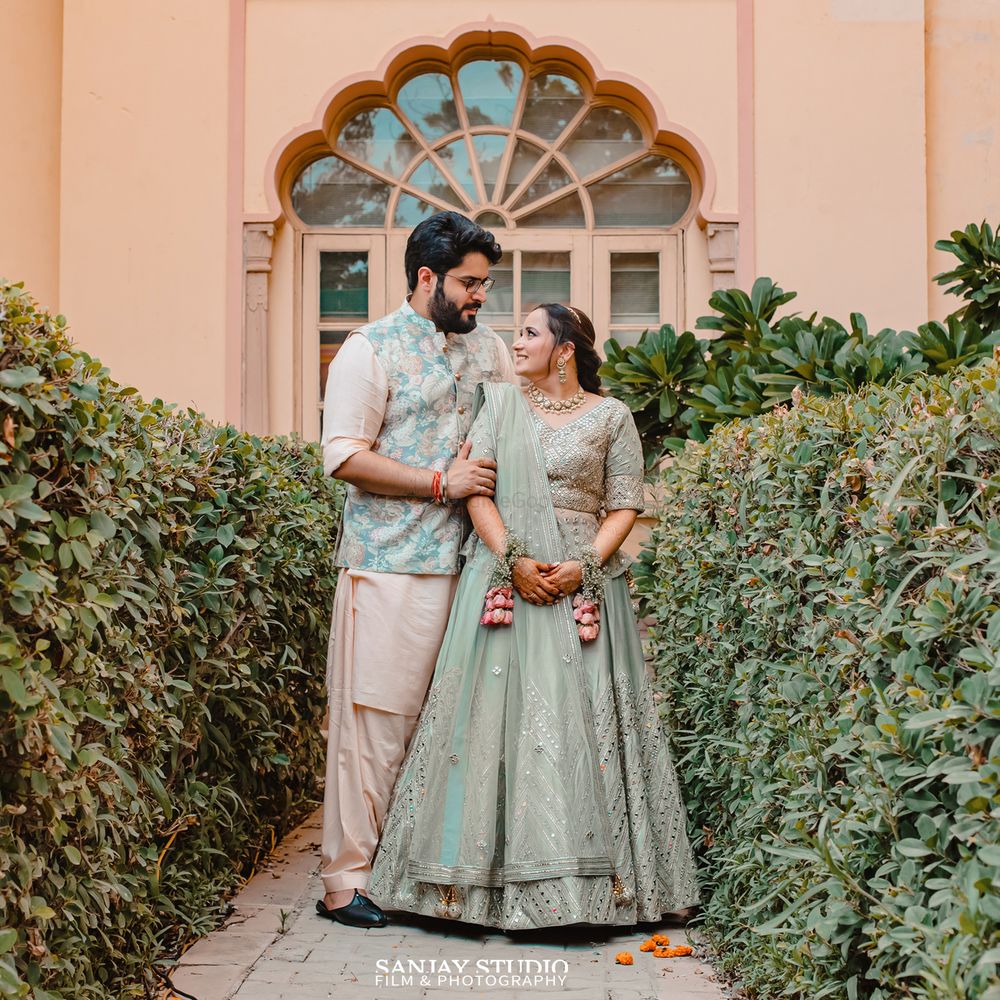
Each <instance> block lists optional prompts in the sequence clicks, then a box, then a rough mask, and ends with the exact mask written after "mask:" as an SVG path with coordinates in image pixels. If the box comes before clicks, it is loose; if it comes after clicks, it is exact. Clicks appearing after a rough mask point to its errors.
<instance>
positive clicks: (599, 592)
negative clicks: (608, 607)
mask: <svg viewBox="0 0 1000 1000" xmlns="http://www.w3.org/2000/svg"><path fill="white" fill-rule="evenodd" d="M573 558H574V559H576V561H577V562H579V564H580V568H581V570H582V572H583V580H582V581H581V584H580V590H579V592H578V593H577V594H576V596H575V597H574V598H573V619H574V620H575V621H576V628H577V632H579V634H580V641H581V642H593V640H594V639H596V638H597V636H598V635H599V634H600V631H601V606H600V602H601V598H602V597H603V596H604V583H605V581H606V580H607V578H608V574H607V572H606V570H605V569H604V562H603V560H602V559H601V556H600V554H599V553H598V551H597V549H595V548H594V547H593V546H592V545H585V546H584V547H583V548H582V549H581V550H580V551H579V552H578V553H576V554H575V555H574V556H573Z"/></svg>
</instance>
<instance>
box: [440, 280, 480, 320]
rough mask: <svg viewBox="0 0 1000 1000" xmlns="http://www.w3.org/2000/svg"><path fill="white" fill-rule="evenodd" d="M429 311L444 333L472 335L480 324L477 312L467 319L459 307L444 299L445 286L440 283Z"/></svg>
mask: <svg viewBox="0 0 1000 1000" xmlns="http://www.w3.org/2000/svg"><path fill="white" fill-rule="evenodd" d="M428 311H429V312H430V314H431V319H432V320H433V321H434V324H435V326H437V327H438V329H439V330H441V331H442V333H471V332H472V331H473V330H475V328H476V326H477V324H478V322H479V321H478V319H477V318H476V317H477V313H476V312H473V314H472V316H471V317H469V318H468V319H467V318H466V317H465V316H463V315H462V310H461V309H459V308H458V306H456V305H455V304H454V303H453V302H451V301H449V300H448V299H446V298H445V297H444V286H443V284H441V283H440V282H439V283H438V286H437V288H435V289H434V294H433V295H432V296H431V300H430V302H429V303H428Z"/></svg>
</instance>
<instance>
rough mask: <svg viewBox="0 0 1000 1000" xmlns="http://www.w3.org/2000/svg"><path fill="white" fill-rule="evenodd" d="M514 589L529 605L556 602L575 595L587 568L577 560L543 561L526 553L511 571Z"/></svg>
mask: <svg viewBox="0 0 1000 1000" xmlns="http://www.w3.org/2000/svg"><path fill="white" fill-rule="evenodd" d="M511 578H512V580H513V583H514V588H515V589H516V590H517V592H518V593H519V594H520V595H521V597H522V598H523V599H524V600H526V601H528V603H529V604H536V605H544V604H555V602H556V601H558V600H560V599H561V598H563V597H565V596H566V595H567V594H572V593H573V592H574V591H576V590H578V589H579V588H580V584H581V583H582V582H583V569H582V567H581V566H580V564H579V563H578V562H577V561H576V560H575V559H574V560H570V561H569V562H563V563H540V562H537V561H536V560H534V559H530V558H529V557H528V556H522V557H521V558H520V559H518V560H517V562H516V563H514V566H513V569H512V571H511Z"/></svg>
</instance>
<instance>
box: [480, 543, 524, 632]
mask: <svg viewBox="0 0 1000 1000" xmlns="http://www.w3.org/2000/svg"><path fill="white" fill-rule="evenodd" d="M527 554H528V547H527V546H526V545H525V544H524V542H523V541H521V539H520V538H518V537H517V535H512V534H511V533H510V532H507V537H506V540H505V544H504V551H503V555H502V556H497V557H496V566H495V567H494V569H493V575H492V576H491V577H490V588H489V590H487V591H486V601H485V604H484V606H483V614H482V616H481V617H480V619H479V624H480V625H486V626H487V627H490V626H496V625H510V624H512V623H513V621H514V588H513V586H512V578H513V572H514V563H516V562H517V561H518V559H520V558H521V557H522V556H526V555H527Z"/></svg>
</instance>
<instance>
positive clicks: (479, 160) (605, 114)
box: [291, 59, 692, 230]
mask: <svg viewBox="0 0 1000 1000" xmlns="http://www.w3.org/2000/svg"><path fill="white" fill-rule="evenodd" d="M691 198H692V189H691V180H690V178H689V177H688V175H687V173H686V172H685V170H684V169H683V167H682V166H681V165H680V164H679V163H677V162H675V161H674V160H673V159H671V158H670V157H669V156H666V155H663V154H662V153H659V152H657V151H655V150H652V149H651V148H650V144H649V141H648V138H647V136H646V135H645V134H644V132H643V129H642V127H641V126H640V124H639V122H638V120H637V119H636V118H635V117H634V115H633V114H632V112H630V111H629V110H627V109H626V108H624V107H617V106H614V105H611V104H608V103H606V102H603V101H595V99H594V98H593V96H592V95H591V94H590V93H589V91H588V89H586V88H585V87H584V86H583V85H581V84H580V83H579V82H578V81H577V80H576V79H575V78H574V77H573V76H571V75H570V74H569V73H568V72H566V71H560V70H558V69H551V68H546V69H542V70H541V71H539V72H537V73H535V74H534V75H530V74H529V73H527V72H526V71H525V68H524V67H523V66H522V65H521V64H520V63H518V62H516V61H514V60H512V59H491V60H490V59H476V60H473V61H471V62H467V63H465V64H464V65H462V66H460V67H459V68H458V69H457V70H455V71H454V72H452V73H451V74H446V73H443V72H441V71H431V72H425V73H422V74H420V75H418V76H414V77H412V78H411V79H409V80H408V81H407V82H406V83H405V84H404V85H403V86H402V87H401V88H399V90H398V92H397V93H396V95H395V100H394V101H393V102H391V103H389V104H387V105H384V106H378V107H369V108H366V109H365V110H362V111H359V112H357V113H356V114H354V115H353V116H352V117H351V118H350V119H348V120H347V121H346V122H345V123H344V124H343V126H342V127H341V128H340V130H339V132H338V134H337V135H336V137H335V138H334V140H333V143H332V150H331V152H330V153H329V154H328V155H326V156H323V157H321V158H319V159H316V160H314V161H313V162H311V163H310V164H309V165H308V166H306V167H305V168H304V169H303V170H302V171H301V172H300V173H299V174H298V176H297V177H296V178H295V180H294V182H293V184H292V189H291V201H292V206H293V207H294V209H295V212H296V214H297V215H298V216H299V218H300V219H301V220H302V222H303V223H304V224H305V225H307V226H315V227H329V228H357V227H363V228H368V229H371V228H383V227H384V228H386V229H395V228H409V227H411V226H414V225H416V224H417V223H419V222H420V221H422V220H423V219H425V218H427V217H428V216H429V215H432V214H433V213H434V212H437V211H440V210H442V209H456V210H458V211H460V212H463V213H465V214H468V215H470V216H472V217H474V218H477V219H479V220H481V221H482V222H483V223H484V224H487V225H489V226H492V227H494V228H500V227H501V226H506V227H507V228H527V229H532V228H533V229H546V228H574V229H576V228H587V229H591V228H592V229H622V228H626V229H632V230H634V229H650V228H663V227H669V226H672V225H674V224H675V223H677V222H678V221H679V220H680V219H681V218H682V217H683V216H684V214H685V213H686V212H687V210H688V207H689V206H690V204H691Z"/></svg>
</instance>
